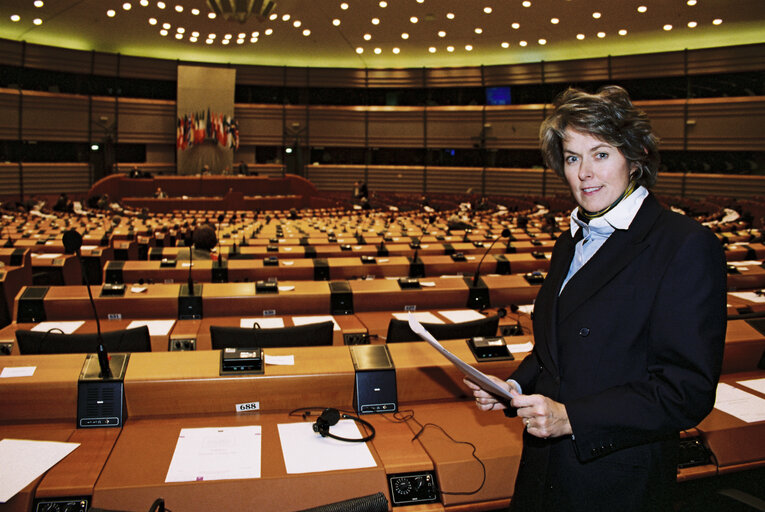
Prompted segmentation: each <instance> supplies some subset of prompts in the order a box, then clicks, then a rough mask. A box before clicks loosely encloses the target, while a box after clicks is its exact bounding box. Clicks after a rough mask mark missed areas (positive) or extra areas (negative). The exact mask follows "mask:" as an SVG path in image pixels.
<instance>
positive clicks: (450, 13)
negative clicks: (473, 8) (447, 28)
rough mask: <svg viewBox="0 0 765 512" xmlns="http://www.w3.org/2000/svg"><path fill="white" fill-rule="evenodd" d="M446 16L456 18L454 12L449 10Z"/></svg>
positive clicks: (451, 18)
mask: <svg viewBox="0 0 765 512" xmlns="http://www.w3.org/2000/svg"><path fill="white" fill-rule="evenodd" d="M446 18H447V19H450V20H453V19H454V13H453V12H447V13H446Z"/></svg>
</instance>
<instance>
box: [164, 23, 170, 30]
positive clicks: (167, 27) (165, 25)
mask: <svg viewBox="0 0 765 512" xmlns="http://www.w3.org/2000/svg"><path fill="white" fill-rule="evenodd" d="M162 28H164V29H165V30H170V24H169V23H163V24H162Z"/></svg>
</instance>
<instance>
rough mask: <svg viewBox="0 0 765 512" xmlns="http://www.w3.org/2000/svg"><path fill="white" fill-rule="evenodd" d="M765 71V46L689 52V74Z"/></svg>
mask: <svg viewBox="0 0 765 512" xmlns="http://www.w3.org/2000/svg"><path fill="white" fill-rule="evenodd" d="M763 69H765V44H751V45H744V46H737V47H735V48H705V49H701V50H694V51H689V52H688V74H689V75H702V74H710V73H730V72H732V71H734V72H736V73H739V72H742V71H757V70H763Z"/></svg>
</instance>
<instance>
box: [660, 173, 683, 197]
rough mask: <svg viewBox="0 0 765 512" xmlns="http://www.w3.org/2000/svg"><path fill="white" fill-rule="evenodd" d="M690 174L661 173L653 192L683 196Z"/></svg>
mask: <svg viewBox="0 0 765 512" xmlns="http://www.w3.org/2000/svg"><path fill="white" fill-rule="evenodd" d="M687 176H689V175H688V174H674V173H667V172H665V173H659V177H658V178H657V179H656V185H654V186H653V189H652V190H653V192H654V193H656V195H658V196H682V195H683V190H684V188H685V181H686V177H687Z"/></svg>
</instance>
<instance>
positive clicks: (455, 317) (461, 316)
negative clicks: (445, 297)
mask: <svg viewBox="0 0 765 512" xmlns="http://www.w3.org/2000/svg"><path fill="white" fill-rule="evenodd" d="M438 314H439V315H441V316H443V317H446V318H448V319H449V320H450V321H451V322H452V323H455V324H458V323H461V322H472V321H473V320H483V319H484V318H486V317H485V316H483V315H482V314H481V313H479V312H478V311H476V310H475V309H453V310H451V311H439V312H438Z"/></svg>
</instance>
